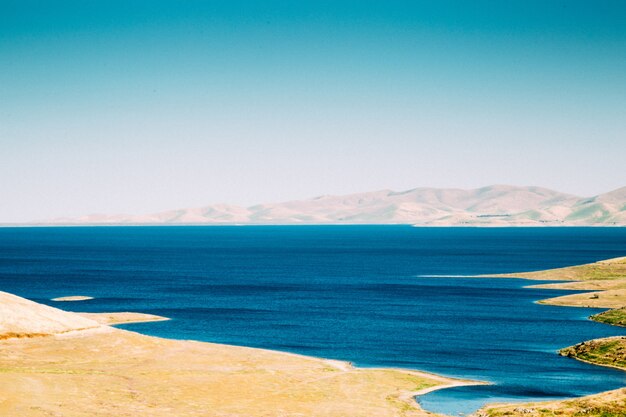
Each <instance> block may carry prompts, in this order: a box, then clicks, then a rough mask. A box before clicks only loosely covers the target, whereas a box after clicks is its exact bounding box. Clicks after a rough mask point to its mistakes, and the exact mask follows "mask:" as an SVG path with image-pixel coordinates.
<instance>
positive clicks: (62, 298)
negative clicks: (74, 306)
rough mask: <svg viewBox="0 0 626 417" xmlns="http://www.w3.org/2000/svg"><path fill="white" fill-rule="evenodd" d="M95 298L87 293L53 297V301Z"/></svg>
mask: <svg viewBox="0 0 626 417" xmlns="http://www.w3.org/2000/svg"><path fill="white" fill-rule="evenodd" d="M87 300H93V297H89V296H86V295H68V296H66V297H57V298H53V299H52V301H87Z"/></svg>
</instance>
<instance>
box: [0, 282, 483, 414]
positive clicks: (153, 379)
mask: <svg viewBox="0 0 626 417" xmlns="http://www.w3.org/2000/svg"><path fill="white" fill-rule="evenodd" d="M87 314H88V315H81V314H78V313H71V312H67V311H64V310H59V309H57V308H54V307H50V306H47V305H43V304H38V303H35V302H32V301H29V300H26V299H23V298H21V297H17V296H14V295H12V294H8V293H1V292H0V334H5V335H9V336H10V334H8V332H9V331H10V330H19V331H21V332H24V333H26V334H31V335H33V336H36V337H30V338H11V337H9V338H5V339H4V340H0V372H2V374H3V378H2V379H0V415H19V416H20V417H40V416H43V415H50V414H52V415H63V416H67V417H74V416H76V417H78V416H83V415H94V416H96V415H97V416H113V415H126V414H128V415H133V416H145V417H161V416H163V417H165V416H168V417H169V416H171V415H180V416H194V417H195V416H198V417H200V416H206V410H212V411H213V412H215V413H220V415H222V414H223V415H232V416H250V417H252V416H259V417H261V416H268V415H271V416H274V415H285V416H287V415H288V416H296V415H305V416H319V417H327V416H328V417H343V416H377V417H379V416H380V417H401V416H406V417H426V416H429V415H432V413H430V412H428V411H426V410H424V409H422V408H421V406H420V405H419V403H418V402H417V400H416V396H418V395H423V394H425V393H427V392H431V391H434V390H436V389H443V388H450V387H456V386H462V385H478V384H483V382H479V381H470V380H463V379H457V378H448V377H445V376H441V375H437V374H432V373H428V372H422V371H417V370H408V369H399V368H360V367H355V366H354V365H353V364H352V363H350V362H345V361H339V360H333V359H324V358H318V357H312V356H306V355H301V354H296V353H290V352H281V351H276V350H269V349H260V348H251V347H243V346H234V345H225V344H216V343H210V342H199V341H187V340H174V339H165V338H160V337H155V336H148V335H144V334H141V333H137V332H133V331H129V330H124V329H119V328H115V327H111V325H110V324H112V323H113V324H115V323H117V324H123V323H129V321H128V320H130V318H131V317H130V316H128V315H132V316H133V317H134V318H135V319H138V318H140V319H145V318H146V317H145V315H144V317H141V313H87ZM116 314H117V316H115V315H116ZM120 314H122V315H126V317H125V320H127V321H124V322H122V323H120V322H119V321H120V317H119V315H120ZM138 315H139V316H138ZM112 316H113V318H114V319H115V320H112ZM157 317H158V316H151V318H152V319H156V318H157ZM158 319H165V318H158ZM141 321H145V320H141ZM103 323H106V324H103ZM35 330H37V332H35ZM34 333H37V334H36V335H35V334H34ZM39 336H41V337H39ZM66 392H78V393H80V396H78V397H77V396H72V395H69V396H68V395H65V394H64V393H66ZM3 396H6V398H11V401H8V402H7V401H4V400H3V398H4V397H3ZM268 413H269V414H268Z"/></svg>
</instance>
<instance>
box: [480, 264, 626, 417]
mask: <svg viewBox="0 0 626 417" xmlns="http://www.w3.org/2000/svg"><path fill="white" fill-rule="evenodd" d="M477 278H517V279H526V280H543V281H556V282H550V283H544V284H535V285H528V286H525V287H524V288H529V289H533V288H534V289H540V288H543V289H557V290H562V291H568V290H569V291H577V292H576V293H575V294H569V295H563V296H558V297H553V298H547V299H543V300H536V301H535V303H537V304H541V305H551V306H560V307H583V308H599V309H604V310H605V311H604V312H602V313H598V314H594V315H592V316H589V317H588V318H587V320H589V321H592V322H596V323H598V324H608V325H613V326H617V327H624V326H620V325H617V324H613V323H608V322H603V321H600V320H597V319H596V317H598V316H599V315H602V314H604V313H607V312H614V311H617V310H622V309H623V308H624V306H626V257H619V258H612V259H606V260H601V261H598V262H595V263H591V264H583V265H574V266H569V267H562V268H556V269H549V270H542V271H531V272H522V273H507V274H494V275H481V276H477ZM616 289H619V290H623V291H615V290H616ZM623 337H624V336H612V337H607V338H601V339H593V340H591V341H583V342H581V343H579V345H580V344H585V343H587V342H605V341H611V340H613V339H620V338H623ZM577 346H578V345H574V346H569V347H564V348H562V349H560V350H559V351H558V353H559V355H561V356H563V357H565V358H570V359H575V360H578V361H580V362H584V363H587V364H590V365H595V366H603V367H606V368H612V369H617V370H620V371H623V372H624V371H626V369H625V368H624V367H623V366H616V365H611V364H606V363H601V362H594V361H590V360H586V359H583V358H581V357H579V356H578V355H575V354H574V355H572V356H569V355H564V354H563V353H562V352H564V351H565V350H569V349H572V348H575V347H577ZM590 403H593V404H594V408H590V406H589V404H590ZM625 405H626V388H624V387H623V388H620V389H617V390H612V391H602V392H599V393H597V394H592V395H588V396H583V397H573V398H570V399H565V400H557V401H544V402H533V403H519V404H497V403H496V404H487V405H485V406H483V407H481V408H480V409H479V410H477V411H476V412H475V413H474V415H475V416H477V417H501V416H507V417H509V416H511V417H516V416H519V417H523V416H525V415H528V414H530V415H531V416H541V417H543V416H546V417H548V416H552V417H553V416H554V415H556V414H562V415H565V416H570V415H575V416H577V415H582V414H585V415H588V416H590V417H591V416H593V417H595V416H598V417H604V416H613V415H614V414H613V413H614V412H616V411H617V412H619V413H620V414H615V415H624V414H626V410H625V409H624V408H625ZM564 410H565V411H564ZM592 410H595V411H593V412H590V411H592Z"/></svg>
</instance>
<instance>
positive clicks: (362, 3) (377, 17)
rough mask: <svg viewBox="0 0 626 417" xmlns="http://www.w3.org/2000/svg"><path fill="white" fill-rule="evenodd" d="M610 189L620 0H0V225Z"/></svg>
mask: <svg viewBox="0 0 626 417" xmlns="http://www.w3.org/2000/svg"><path fill="white" fill-rule="evenodd" d="M493 183H505V184H516V185H542V186H546V187H550V188H555V189H558V190H561V191H566V192H571V193H574V194H579V195H585V196H586V195H593V194H597V193H601V192H605V191H609V190H611V189H614V188H618V187H621V186H624V185H626V2H625V1H623V0H621V1H602V0H598V1H591V0H590V1H573V0H569V1H550V0H542V1H532V0H520V1H497V0H493V1H469V0H468V1H435V0H433V1H430V2H425V1H397V0H385V1H383V0H379V1H368V0H354V1H342V0H333V1H322V0H320V1H305V0H293V1H240V0H224V1H193V0H186V1H162V0H146V1H133V0H102V1H95V0H90V1H86V0H77V1H29V0H16V1H5V0H0V195H2V204H0V221H27V220H33V219H40V218H50V217H56V216H64V215H67V216H75V215H81V214H86V213H144V212H152V211H159V210H163V209H169V208H178V207H190V206H201V205H206V204H210V203H216V202H231V203H238V204H250V203H256V202H268V201H280V200H286V199H296V198H305V197H312V196H315V195H319V194H339V193H350V192H360V191H369V190H377V189H383V188H392V189H397V190H402V189H408V188H414V187H418V186H433V187H461V188H472V187H477V186H482V185H488V184H493Z"/></svg>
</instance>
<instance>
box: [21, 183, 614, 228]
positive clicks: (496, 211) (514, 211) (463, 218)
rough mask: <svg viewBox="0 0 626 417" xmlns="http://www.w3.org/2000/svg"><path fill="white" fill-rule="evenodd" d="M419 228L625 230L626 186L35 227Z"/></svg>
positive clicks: (294, 204) (357, 199)
mask: <svg viewBox="0 0 626 417" xmlns="http://www.w3.org/2000/svg"><path fill="white" fill-rule="evenodd" d="M335 223H337V224H414V225H420V226H422V225H423V226H508V225H514V226H540V225H545V226H558V225H568V226H583V225H590V226H592V225H604V226H612V225H626V187H622V188H619V189H617V190H614V191H611V192H608V193H605V194H600V195H597V196H594V197H588V198H583V197H578V196H575V195H571V194H565V193H561V192H558V191H553V190H549V189H546V188H541V187H517V186H507V185H493V186H489V187H483V188H478V189H473V190H461V189H437V188H415V189H412V190H407V191H401V192H397V191H391V190H381V191H373V192H366V193H358V194H350V195H343V196H331V195H324V196H319V197H316V198H312V199H308V200H297V201H288V202H282V203H272V204H258V205H254V206H250V207H241V206H237V205H230V204H214V205H209V206H206V207H199V208H188V209H179V210H171V211H165V212H160V213H154V214H147V215H101V214H94V215H88V216H83V217H78V218H59V219H54V220H50V221H40V222H33V224H48V225H107V224H110V225H114V224H117V225H121V224H335Z"/></svg>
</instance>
